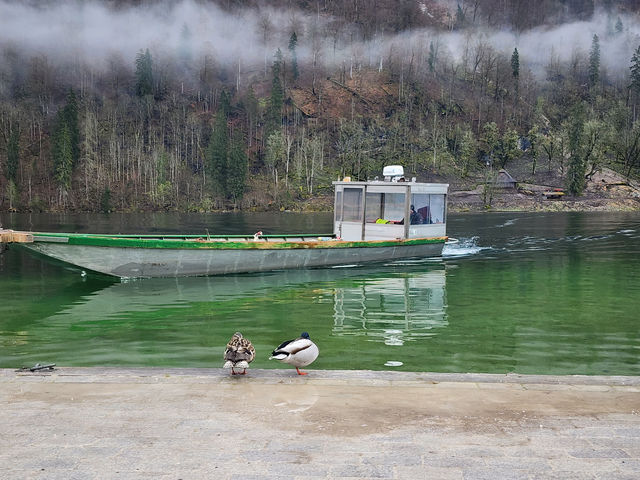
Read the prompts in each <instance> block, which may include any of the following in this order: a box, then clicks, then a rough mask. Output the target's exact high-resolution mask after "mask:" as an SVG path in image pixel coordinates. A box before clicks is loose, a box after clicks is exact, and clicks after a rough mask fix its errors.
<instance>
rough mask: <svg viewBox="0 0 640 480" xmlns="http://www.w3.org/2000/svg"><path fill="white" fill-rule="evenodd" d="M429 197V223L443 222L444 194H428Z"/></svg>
mask: <svg viewBox="0 0 640 480" xmlns="http://www.w3.org/2000/svg"><path fill="white" fill-rule="evenodd" d="M430 197H431V223H444V216H445V213H446V211H445V204H446V202H445V198H444V197H445V196H444V195H441V194H439V195H430Z"/></svg>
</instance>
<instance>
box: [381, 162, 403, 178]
mask: <svg viewBox="0 0 640 480" xmlns="http://www.w3.org/2000/svg"><path fill="white" fill-rule="evenodd" d="M382 175H383V176H384V181H385V182H397V181H399V180H400V179H404V168H402V165H387V166H386V167H384V168H383V169H382Z"/></svg>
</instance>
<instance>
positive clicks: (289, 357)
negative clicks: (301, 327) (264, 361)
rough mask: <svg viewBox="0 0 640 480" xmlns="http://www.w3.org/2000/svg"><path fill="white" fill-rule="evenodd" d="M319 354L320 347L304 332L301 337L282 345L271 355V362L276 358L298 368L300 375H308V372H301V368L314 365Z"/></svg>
mask: <svg viewBox="0 0 640 480" xmlns="http://www.w3.org/2000/svg"><path fill="white" fill-rule="evenodd" d="M319 353H320V350H318V346H317V345H316V344H315V343H313V342H312V341H311V339H310V338H309V334H308V333H307V332H302V334H301V335H300V337H298V338H295V339H293V340H287V341H286V342H283V343H281V344H280V346H278V348H276V349H275V350H274V351H273V352H272V353H271V357H269V360H271V359H274V358H275V359H276V360H280V361H281V362H283V363H288V364H289V365H293V366H294V367H296V371H297V372H298V375H307V372H302V371H300V367H306V366H307V365H310V364H311V363H313V361H314V360H315V359H316V358H318V355H319Z"/></svg>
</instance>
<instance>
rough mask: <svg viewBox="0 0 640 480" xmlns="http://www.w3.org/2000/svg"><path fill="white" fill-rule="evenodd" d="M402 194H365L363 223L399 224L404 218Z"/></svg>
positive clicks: (403, 197)
mask: <svg viewBox="0 0 640 480" xmlns="http://www.w3.org/2000/svg"><path fill="white" fill-rule="evenodd" d="M404 199H405V194H404V193H371V192H367V203H366V207H365V217H364V218H365V221H366V222H369V223H399V222H401V221H402V219H403V218H404Z"/></svg>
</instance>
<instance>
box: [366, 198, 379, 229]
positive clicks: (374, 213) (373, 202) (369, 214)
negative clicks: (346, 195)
mask: <svg viewBox="0 0 640 480" xmlns="http://www.w3.org/2000/svg"><path fill="white" fill-rule="evenodd" d="M382 197H383V194H382V193H367V202H366V204H365V205H366V206H365V212H364V221H365V222H369V223H373V222H375V221H376V220H378V219H379V218H382Z"/></svg>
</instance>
